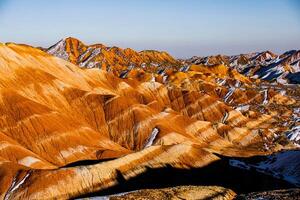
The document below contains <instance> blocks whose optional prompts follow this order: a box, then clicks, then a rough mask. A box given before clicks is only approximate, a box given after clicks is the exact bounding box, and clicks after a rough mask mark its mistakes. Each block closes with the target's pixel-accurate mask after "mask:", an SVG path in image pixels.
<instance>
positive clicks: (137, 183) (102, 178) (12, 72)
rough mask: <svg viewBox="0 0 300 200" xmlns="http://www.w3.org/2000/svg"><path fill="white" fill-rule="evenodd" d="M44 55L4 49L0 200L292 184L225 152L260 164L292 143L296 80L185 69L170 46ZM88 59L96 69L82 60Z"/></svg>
mask: <svg viewBox="0 0 300 200" xmlns="http://www.w3.org/2000/svg"><path fill="white" fill-rule="evenodd" d="M89 48H90V50H88V49H89ZM91 48H92V49H93V50H91ZM97 49H98V50H97ZM46 51H47V52H48V53H47V52H45V50H41V49H39V48H34V47H31V46H28V45H18V44H13V43H9V44H0V80H1V81H0V83H1V84H0V110H1V112H0V113H1V118H0V119H1V121H0V124H1V126H0V137H1V142H0V174H1V179H0V196H1V198H2V199H70V198H81V197H82V198H83V197H90V196H98V195H99V194H103V193H105V192H107V193H109V191H111V192H113V191H120V190H121V191H120V192H128V188H130V189H131V190H138V189H145V188H153V187H154V189H158V188H160V187H171V186H178V185H183V184H185V185H186V184H190V185H192V184H197V185H219V186H222V187H225V188H229V189H221V190H222V191H224V192H225V191H231V190H233V191H234V192H236V193H238V194H239V193H242V192H255V191H258V190H270V189H277V188H278V187H295V184H294V183H295V181H294V182H290V181H289V180H285V179H283V178H281V177H280V176H278V174H277V176H273V175H272V174H270V172H269V171H268V172H265V171H263V172H259V171H247V170H245V169H240V168H239V167H236V166H232V165H231V163H230V159H234V160H240V159H241V160H242V159H251V158H252V157H255V156H262V157H263V158H266V159H267V158H268V156H270V155H271V154H272V155H274V154H275V155H277V154H278V155H280V153H281V151H284V152H285V151H291V150H295V149H297V148H298V146H297V145H298V144H297V141H295V140H294V139H295V137H289V134H290V133H291V131H293V130H294V129H295V127H297V126H299V121H298V120H297V119H298V118H299V117H300V116H299V114H300V113H299V109H298V108H299V103H300V102H299V98H298V97H299V94H300V90H299V88H298V87H295V86H294V85H273V84H269V83H268V82H260V81H259V80H256V79H251V78H249V77H247V76H244V75H242V74H241V73H239V71H238V70H237V69H235V68H229V67H227V66H226V65H225V63H223V64H217V63H215V64H214V65H209V66H207V65H206V64H197V65H184V64H178V62H179V61H177V60H174V59H173V58H172V57H170V56H169V55H168V54H166V53H161V52H156V51H142V52H139V53H137V52H135V51H133V50H126V49H125V50H122V49H119V48H107V47H104V46H103V45H91V46H85V45H83V44H82V43H81V42H79V41H78V40H75V39H72V38H68V39H66V40H62V41H60V42H59V43H57V44H56V45H55V46H53V47H50V48H49V49H48V50H46ZM98 51H100V52H101V53H97V54H96V53H95V52H98ZM92 52H94V53H92ZM129 52H130V53H129ZM51 54H53V55H56V56H53V55H51ZM94 55H95V56H94ZM127 55H131V57H130V56H129V57H130V58H128V57H127ZM85 56H86V59H87V58H90V59H89V60H88V62H86V63H92V62H99V63H98V64H101V69H99V68H98V67H96V66H97V65H93V66H95V67H92V68H89V69H87V68H86V67H81V66H80V64H82V63H84V61H83V60H84V59H82V57H85ZM59 57H63V58H64V59H66V60H64V59H62V58H59ZM101 59H103V60H102V61H103V62H102V61H101ZM117 59H120V62H119V61H117ZM91 60H93V61H91ZM104 60H105V61H104ZM132 63H134V65H135V66H134V67H132V68H130V69H128V65H129V64H130V65H133V64H132ZM143 63H146V65H149V68H145V69H143ZM153 63H155V64H153ZM139 64H141V65H139ZM87 65H88V64H87ZM123 65H124V66H123ZM130 65H129V66H130ZM84 66H86V65H84ZM90 66H91V65H90ZM104 66H105V67H104ZM119 67H120V69H122V70H124V69H127V70H128V72H127V75H126V76H120V75H121V73H120V72H122V71H119ZM102 69H105V70H102ZM109 69H110V70H109ZM293 133H294V132H293ZM298 156H299V154H296V156H291V157H288V158H287V159H286V160H285V161H286V162H287V163H288V162H290V161H291V160H290V159H293V160H295V159H298V160H299V157H298ZM283 167H286V165H284V166H283ZM274 170H275V168H274ZM286 171H287V170H281V171H279V172H278V173H279V175H280V173H281V172H282V173H285V172H286ZM289 172H293V173H291V174H290V177H293V180H296V181H297V180H299V177H298V172H295V171H291V170H290V171H289ZM283 175H284V174H283ZM283 175H282V176H283ZM260 183H261V184H260ZM275 183H276V184H275ZM172 184H173V185H172ZM174 184H177V185H174ZM230 189H231V190H230ZM124 190H125V191H124ZM126 190H127V191H126ZM171 190H172V189H171ZM218 190H219V189H218ZM159 191H160V190H157V192H159ZM174 191H176V189H174ZM189 191H190V192H193V191H195V190H193V188H191V189H190V190H189ZM217 194H218V195H220V194H219V192H218V193H217ZM225 194H227V193H224V195H225ZM230 194H232V193H231V192H230ZM223 197H224V196H223Z"/></svg>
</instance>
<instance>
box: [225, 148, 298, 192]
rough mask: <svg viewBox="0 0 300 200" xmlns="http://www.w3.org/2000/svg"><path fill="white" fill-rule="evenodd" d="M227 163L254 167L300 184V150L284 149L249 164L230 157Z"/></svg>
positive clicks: (248, 167) (259, 170)
mask: <svg viewBox="0 0 300 200" xmlns="http://www.w3.org/2000/svg"><path fill="white" fill-rule="evenodd" d="M229 164H230V165H231V166H234V167H239V168H242V169H251V168H254V169H255V170H256V171H258V172H262V173H265V174H269V175H271V176H273V177H276V178H282V179H284V180H286V181H288V182H290V183H293V184H295V185H297V186H299V185H300V170H299V169H300V151H297V150H294V151H285V152H280V153H277V154H273V155H270V156H266V158H265V160H264V161H261V162H258V163H254V164H249V163H246V162H242V161H239V160H235V159H232V160H230V161H229Z"/></svg>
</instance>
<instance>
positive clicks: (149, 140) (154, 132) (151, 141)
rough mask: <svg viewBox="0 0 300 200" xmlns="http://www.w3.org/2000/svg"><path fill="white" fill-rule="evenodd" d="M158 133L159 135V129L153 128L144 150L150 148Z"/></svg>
mask: <svg viewBox="0 0 300 200" xmlns="http://www.w3.org/2000/svg"><path fill="white" fill-rule="evenodd" d="M158 133H159V129H158V128H156V127H155V128H154V129H153V130H152V133H151V135H150V137H149V139H148V141H147V142H146V144H145V147H144V148H147V147H150V146H151V145H152V144H153V142H154V140H155V138H156V136H157V134H158Z"/></svg>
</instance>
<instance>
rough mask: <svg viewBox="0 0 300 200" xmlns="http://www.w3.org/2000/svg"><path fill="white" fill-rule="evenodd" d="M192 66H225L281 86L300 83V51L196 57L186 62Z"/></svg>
mask: <svg viewBox="0 0 300 200" xmlns="http://www.w3.org/2000/svg"><path fill="white" fill-rule="evenodd" d="M184 62H185V63H188V64H189V65H191V64H196V65H198V64H204V65H207V66H209V65H216V64H225V65H226V66H228V67H230V68H234V69H236V70H238V71H239V72H240V73H242V74H244V75H246V76H249V77H252V78H255V79H257V78H258V79H262V80H266V81H271V82H278V83H281V84H287V83H291V84H299V83H300V77H299V72H300V68H299V67H300V51H299V50H298V51H296V50H292V51H288V52H285V53H284V54H282V55H276V54H274V53H272V52H270V51H264V52H260V53H250V54H240V55H236V56H224V55H217V56H207V57H197V56H194V57H192V58H190V59H187V60H185V61H184Z"/></svg>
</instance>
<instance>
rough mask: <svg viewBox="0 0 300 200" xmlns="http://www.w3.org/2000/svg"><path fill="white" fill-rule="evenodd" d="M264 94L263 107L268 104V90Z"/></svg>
mask: <svg viewBox="0 0 300 200" xmlns="http://www.w3.org/2000/svg"><path fill="white" fill-rule="evenodd" d="M263 93H264V100H263V105H266V104H267V103H268V89H266V90H264V91H263Z"/></svg>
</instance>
